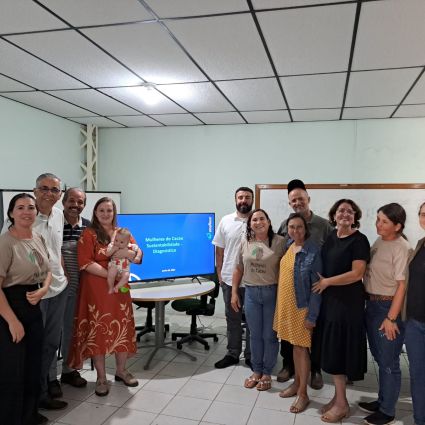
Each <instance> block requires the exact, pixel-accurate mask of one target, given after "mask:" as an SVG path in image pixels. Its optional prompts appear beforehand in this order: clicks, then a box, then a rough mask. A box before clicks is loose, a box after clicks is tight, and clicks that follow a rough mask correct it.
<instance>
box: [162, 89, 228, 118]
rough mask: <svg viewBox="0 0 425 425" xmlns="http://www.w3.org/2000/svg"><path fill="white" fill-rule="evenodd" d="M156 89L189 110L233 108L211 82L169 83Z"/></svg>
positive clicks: (215, 110)
mask: <svg viewBox="0 0 425 425" xmlns="http://www.w3.org/2000/svg"><path fill="white" fill-rule="evenodd" d="M157 88H158V90H160V91H161V92H162V93H164V94H166V95H167V96H169V97H170V98H171V99H173V100H175V101H176V102H177V103H178V104H179V105H182V106H183V107H184V108H186V109H187V110H189V111H191V112H222V111H223V112H224V111H233V110H234V108H232V106H231V105H230V103H229V102H228V101H227V100H226V98H225V97H224V96H223V95H222V94H221V93H220V92H219V91H218V90H217V89H216V88H215V87H214V86H213V84H211V83H196V84H171V85H166V86H157Z"/></svg>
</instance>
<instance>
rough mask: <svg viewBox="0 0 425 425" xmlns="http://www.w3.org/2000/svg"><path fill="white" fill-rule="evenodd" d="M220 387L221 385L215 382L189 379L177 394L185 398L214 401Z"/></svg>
mask: <svg viewBox="0 0 425 425" xmlns="http://www.w3.org/2000/svg"><path fill="white" fill-rule="evenodd" d="M222 386H223V384H218V383H217V382H207V381H198V380H196V379H190V380H189V381H188V382H187V383H186V384H185V385H184V386H183V387H182V389H181V390H180V391H179V392H178V393H177V394H178V395H181V396H185V397H194V398H203V399H205V400H214V399H215V397H216V396H217V394H218V393H219V391H220V390H221V388H222Z"/></svg>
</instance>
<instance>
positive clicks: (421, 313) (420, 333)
mask: <svg viewBox="0 0 425 425" xmlns="http://www.w3.org/2000/svg"><path fill="white" fill-rule="evenodd" d="M419 224H420V226H421V227H422V229H424V230H425V202H424V203H423V204H422V205H421V206H420V208H419ZM424 244H425V238H422V239H421V240H420V241H419V242H418V244H417V245H416V248H415V251H414V253H413V254H412V255H411V257H410V259H409V267H408V272H407V276H406V280H407V286H406V291H407V295H406V299H405V304H404V308H403V319H407V322H406V340H405V343H406V349H407V356H408V358H409V369H410V391H411V393H412V401H413V418H414V420H415V424H416V425H425V245H424Z"/></svg>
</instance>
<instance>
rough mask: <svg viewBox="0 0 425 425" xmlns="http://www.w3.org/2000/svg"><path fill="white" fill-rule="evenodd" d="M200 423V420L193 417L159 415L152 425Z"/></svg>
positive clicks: (189, 424)
mask: <svg viewBox="0 0 425 425" xmlns="http://www.w3.org/2000/svg"><path fill="white" fill-rule="evenodd" d="M198 423H199V422H198V421H194V420H192V419H186V418H177V417H175V416H167V415H158V416H157V417H156V418H155V419H154V421H153V422H152V425H198Z"/></svg>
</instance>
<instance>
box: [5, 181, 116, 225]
mask: <svg viewBox="0 0 425 425" xmlns="http://www.w3.org/2000/svg"><path fill="white" fill-rule="evenodd" d="M22 192H25V193H29V194H30V195H33V196H34V192H33V191H32V190H27V189H24V190H9V189H0V193H1V196H0V202H1V204H2V208H1V209H0V219H1V221H0V223H3V222H4V220H5V219H6V217H7V209H8V207H9V203H10V200H11V199H12V198H13V197H14V196H15V195H17V194H18V193H22ZM104 196H108V197H109V198H112V200H113V201H114V202H115V205H116V206H117V213H118V214H119V213H120V208H121V192H86V197H87V201H86V206H85V208H84V210H83V213H82V216H83V217H85V218H87V219H89V220H91V217H92V214H93V208H94V206H95V204H96V202H97V201H98V200H99V199H100V198H103V197H104ZM55 207H57V208H59V209H61V210H62V209H63V206H62V198H61V199H60V200H59V201H58V202H56V204H55ZM1 215H2V216H1Z"/></svg>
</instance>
